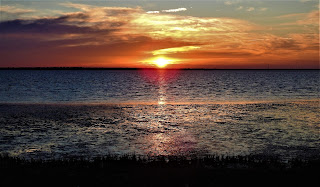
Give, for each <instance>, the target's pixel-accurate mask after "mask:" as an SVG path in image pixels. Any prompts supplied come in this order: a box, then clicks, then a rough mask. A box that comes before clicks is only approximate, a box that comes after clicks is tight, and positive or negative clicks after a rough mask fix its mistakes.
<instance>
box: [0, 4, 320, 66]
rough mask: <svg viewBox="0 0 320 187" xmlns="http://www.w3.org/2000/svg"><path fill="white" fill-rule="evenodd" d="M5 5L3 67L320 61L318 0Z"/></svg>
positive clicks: (0, 16) (0, 33)
mask: <svg viewBox="0 0 320 187" xmlns="http://www.w3.org/2000/svg"><path fill="white" fill-rule="evenodd" d="M0 2H1V4H0V7H1V9H0V67H104V68H154V67H156V68H208V69H268V68H269V69H319V66H320V65H319V1H318V0H282V1H275V0H228V1H224V0H211V1H210V0H205V1H201V0H200V1H198V0H197V1H196V0H189V1H185V0H174V1H173V0H171V1H170V0H169V1H168V0H166V1H160V0H158V1H155V0H143V1H142V0H140V1H133V0H113V1H108V0H96V1H89V0H87V1H86V0H77V1H60V0H56V1H50V0H42V1H39V0H38V1H35V0H33V1H31V0H24V1H15V0H10V1H5V0H4V1H3V0H1V1H0Z"/></svg>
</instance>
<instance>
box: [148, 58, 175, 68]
mask: <svg viewBox="0 0 320 187" xmlns="http://www.w3.org/2000/svg"><path fill="white" fill-rule="evenodd" d="M175 61H176V60H174V59H169V58H166V57H157V58H154V59H150V60H149V63H150V64H152V65H155V66H157V67H158V68H164V67H166V66H167V65H168V64H172V63H173V62H175Z"/></svg>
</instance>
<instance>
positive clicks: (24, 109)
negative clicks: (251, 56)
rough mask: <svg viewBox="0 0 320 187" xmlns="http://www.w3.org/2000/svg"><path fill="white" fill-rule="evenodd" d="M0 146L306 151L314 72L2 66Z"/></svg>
mask: <svg viewBox="0 0 320 187" xmlns="http://www.w3.org/2000/svg"><path fill="white" fill-rule="evenodd" d="M0 81H1V84H0V142H1V144H0V153H6V154H9V155H12V156H18V157H24V158H41V159H50V158H65V157H85V158H90V157H97V156H103V155H107V154H116V155H123V154H137V155H149V156H157V155H196V156H205V155H212V154H215V155H249V154H263V155H273V156H280V157H282V158H284V159H286V158H292V157H314V156H317V155H319V153H320V138H319V137H320V133H319V132H320V131H319V130H320V110H319V109H320V97H319V93H320V92H319V91H320V90H319V88H320V73H319V71H318V70H1V71H0Z"/></svg>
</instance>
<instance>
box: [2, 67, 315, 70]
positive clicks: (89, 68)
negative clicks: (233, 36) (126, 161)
mask: <svg viewBox="0 0 320 187" xmlns="http://www.w3.org/2000/svg"><path fill="white" fill-rule="evenodd" d="M0 70H320V68H318V69H310V68H291V69H289V68H120V67H118V68H106V67H0Z"/></svg>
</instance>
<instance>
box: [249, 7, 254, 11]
mask: <svg viewBox="0 0 320 187" xmlns="http://www.w3.org/2000/svg"><path fill="white" fill-rule="evenodd" d="M254 10H255V8H254V7H248V8H247V11H248V12H251V11H254Z"/></svg>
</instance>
